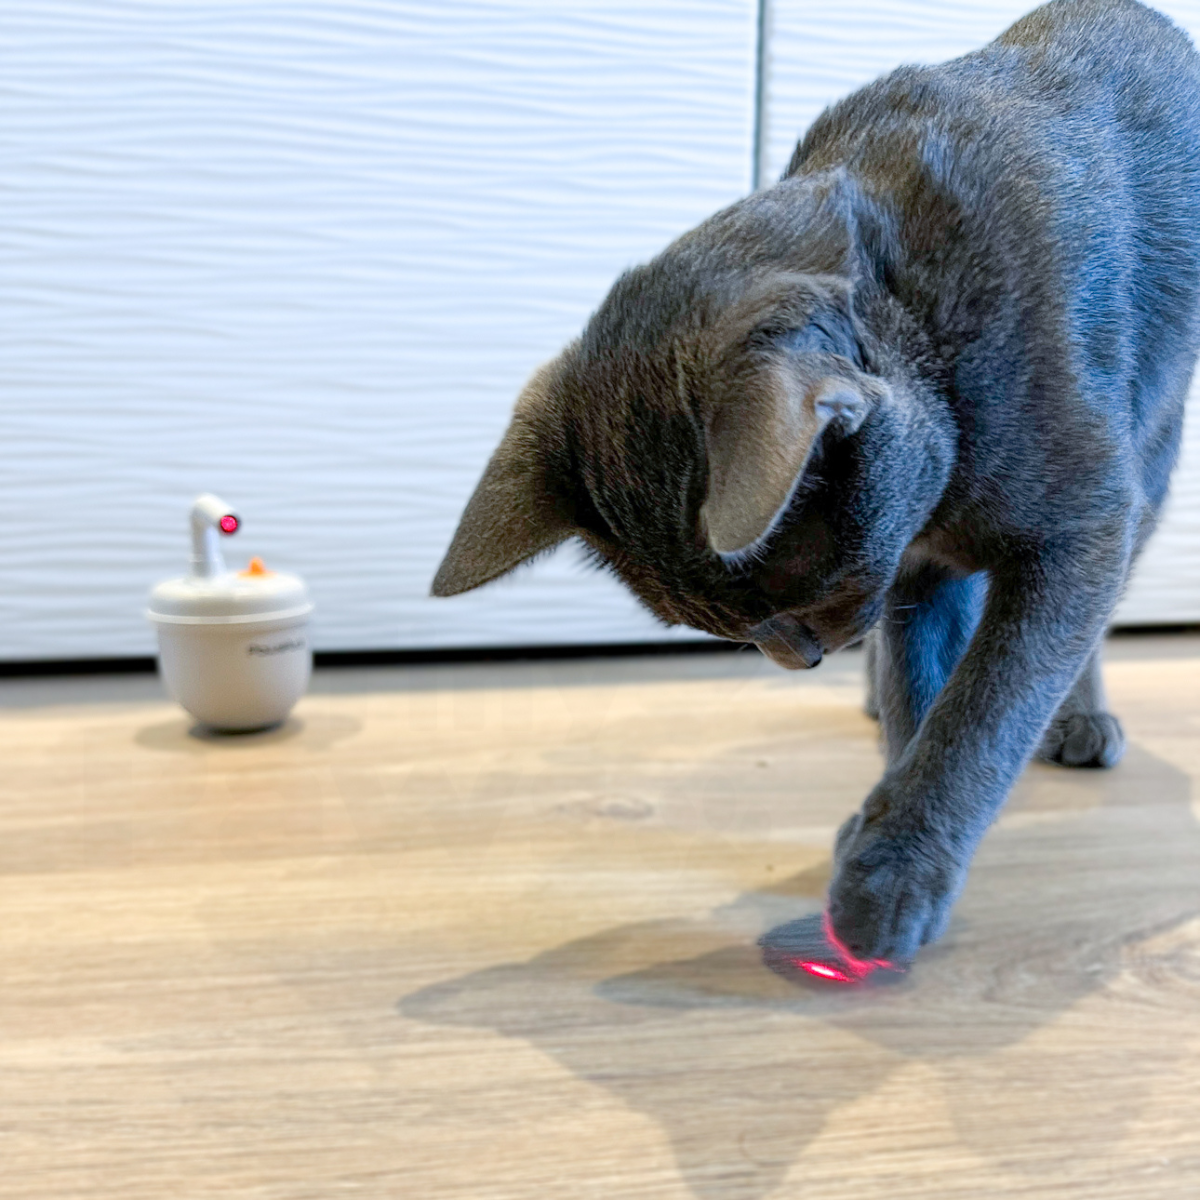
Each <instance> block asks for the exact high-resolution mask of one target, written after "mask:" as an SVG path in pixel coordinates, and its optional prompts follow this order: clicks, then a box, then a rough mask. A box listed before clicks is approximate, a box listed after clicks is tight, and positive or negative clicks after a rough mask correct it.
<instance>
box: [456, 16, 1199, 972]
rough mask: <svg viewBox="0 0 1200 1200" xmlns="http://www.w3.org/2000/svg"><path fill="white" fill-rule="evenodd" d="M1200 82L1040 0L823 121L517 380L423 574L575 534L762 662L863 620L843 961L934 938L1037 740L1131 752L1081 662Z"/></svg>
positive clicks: (1170, 388) (1190, 232) (1118, 28)
mask: <svg viewBox="0 0 1200 1200" xmlns="http://www.w3.org/2000/svg"><path fill="white" fill-rule="evenodd" d="M1198 66H1200V59H1198V57H1197V55H1196V54H1195V52H1194V51H1193V49H1192V47H1191V44H1190V43H1189V41H1188V40H1187V38H1186V37H1185V36H1184V35H1183V34H1182V33H1180V32H1179V31H1178V30H1177V29H1176V28H1175V27H1174V26H1173V25H1172V24H1171V23H1170V22H1169V21H1167V20H1166V19H1165V18H1164V17H1161V16H1159V15H1158V14H1156V13H1154V12H1152V11H1151V10H1149V9H1147V8H1144V7H1142V6H1141V5H1140V4H1137V3H1134V2H1133V0H1053V2H1052V3H1050V4H1047V5H1046V6H1045V7H1043V8H1040V9H1037V10H1036V11H1035V12H1033V13H1031V14H1030V15H1029V16H1027V17H1025V18H1024V19H1023V20H1021V21H1019V22H1018V23H1017V24H1016V25H1014V26H1013V27H1012V28H1011V29H1009V30H1008V31H1007V32H1006V33H1005V34H1003V35H1002V36H1001V37H1000V38H998V39H997V40H996V41H995V42H993V43H991V44H990V45H988V46H986V47H984V49H982V50H980V51H978V52H976V53H973V54H969V55H967V56H966V57H964V58H960V59H957V60H955V61H953V62H950V63H946V64H944V65H942V66H939V67H929V68H925V67H903V68H901V69H899V70H898V71H895V72H894V73H893V74H891V75H889V76H887V77H885V78H883V79H881V80H879V81H878V82H876V83H874V84H871V85H870V86H869V87H866V88H863V89H862V90H861V91H858V92H856V93H854V94H853V95H851V96H850V97H848V98H847V99H845V100H843V101H841V102H840V103H839V104H837V105H835V106H834V107H832V108H831V109H829V110H828V111H826V112H825V113H824V114H823V115H822V116H821V117H820V118H818V120H817V121H816V123H815V124H814V125H813V127H812V128H811V129H810V130H809V132H808V134H807V135H806V136H805V138H804V140H803V141H802V142H801V144H800V145H799V146H798V148H797V149H796V152H795V154H794V156H793V158H792V161H791V164H790V166H789V168H788V170H787V173H786V175H785V176H784V178H783V179H782V180H781V181H780V183H779V184H777V185H776V186H775V187H773V188H770V189H769V190H766V191H762V192H759V193H756V194H754V195H752V196H749V197H748V198H747V199H745V200H742V201H740V202H739V203H737V204H735V205H733V206H732V207H731V208H728V209H726V210H724V211H723V212H720V213H717V214H716V216H714V217H712V218H711V219H709V220H708V221H706V222H704V224H702V225H700V226H699V227H698V228H697V229H695V230H693V231H692V232H690V233H687V234H685V235H684V236H683V237H681V238H680V239H679V240H678V241H676V242H675V243H673V244H672V245H671V246H669V247H668V248H667V249H666V250H665V251H664V252H663V253H662V254H661V255H660V256H659V257H658V258H656V259H654V260H653V261H652V262H650V263H649V264H647V265H646V266H643V267H639V268H637V269H635V270H632V271H630V272H628V273H627V274H625V275H623V276H622V277H621V278H620V279H618V280H617V282H616V284H615V285H614V286H613V288H612V291H611V292H610V293H609V295H608V297H607V298H606V299H605V301H604V302H603V304H602V305H601V306H600V308H599V310H598V311H597V312H596V313H595V315H594V316H593V317H592V318H591V320H590V321H589V322H588V324H587V326H586V328H585V329H584V331H583V333H582V335H581V337H580V338H579V339H578V340H577V341H575V342H573V343H572V344H571V345H569V346H568V347H567V348H566V349H565V350H564V351H563V353H562V354H561V355H560V356H559V357H558V358H557V359H555V360H554V361H553V362H551V363H549V364H547V365H546V366H544V367H542V368H541V369H540V370H539V371H538V372H537V373H536V374H535V375H534V377H533V379H532V380H531V381H530V383H529V384H528V386H527V387H526V388H525V390H524V392H523V393H522V395H521V397H520V399H519V400H518V402H517V406H516V411H515V413H514V415H513V419H512V423H511V425H510V427H509V429H508V432H507V434H506V435H505V437H504V439H503V441H502V442H501V444H500V447H499V448H498V449H497V451H496V453H495V455H494V456H493V458H492V460H491V462H490V463H489V465H488V467H487V470H486V471H485V473H484V476H483V478H482V480H481V481H480V483H479V486H478V488H477V490H476V492H475V494H474V496H473V497H472V498H471V501H470V503H469V504H468V506H467V509H466V512H465V513H464V514H463V518H462V522H461V524H460V526H459V529H458V532H457V534H456V535H455V538H454V541H453V544H452V545H451V547H450V549H449V551H448V553H447V555H446V558H445V561H444V562H443V563H442V565H441V568H440V570H439V571H438V574H437V578H436V579H435V581H434V585H433V592H434V594H435V595H440V596H448V595H453V594H455V593H457V592H463V591H466V590H468V589H470V588H475V587H479V586H480V585H481V584H484V583H487V582H488V581H489V580H491V579H495V578H496V577H497V576H499V575H503V574H504V573H505V572H507V571H510V570H512V569H513V568H514V567H515V566H517V565H518V564H519V563H522V562H524V561H525V560H527V559H529V558H531V557H532V556H534V555H536V554H538V553H540V552H542V551H544V550H548V549H550V548H551V547H552V546H555V545H557V544H558V543H559V542H561V541H563V540H564V539H565V538H569V537H578V538H581V539H582V540H583V542H584V543H585V544H586V545H587V546H588V547H589V548H590V549H591V551H592V553H593V554H594V555H595V556H596V558H597V560H598V561H600V562H601V563H603V564H605V565H606V566H607V567H608V568H610V569H611V570H613V571H615V572H616V574H617V575H618V576H619V577H620V578H621V579H622V580H623V581H624V582H625V583H626V584H627V585H628V586H629V587H630V588H631V589H632V590H633V592H634V593H635V594H636V595H637V596H638V597H639V598H640V599H641V600H642V601H643V602H644V603H645V604H646V605H647V606H648V607H649V608H650V610H651V611H652V612H654V613H656V614H657V615H658V616H660V617H661V618H662V619H663V620H665V621H667V622H670V623H684V624H687V625H691V626H694V627H695V628H697V629H702V630H707V631H708V632H710V633H713V634H716V635H718V636H720V637H724V638H732V639H735V640H738V641H751V642H755V643H757V644H758V645H759V646H760V647H761V648H762V649H763V650H764V651H765V652H766V653H767V654H768V655H770V657H771V658H772V659H774V660H775V661H776V662H778V663H780V664H782V665H783V666H785V667H813V666H816V665H817V663H819V662H820V660H821V657H822V655H823V654H825V653H828V652H831V651H833V650H837V649H838V648H840V647H842V646H846V645H848V644H851V643H853V642H856V641H859V640H861V639H862V638H863V637H864V636H865V635H866V634H867V633H868V632H869V631H871V630H873V629H874V630H876V632H875V633H874V634H872V639H873V640H872V649H871V655H870V656H871V658H872V660H873V678H874V683H875V687H874V703H875V704H876V705H877V707H878V712H879V716H880V718H881V720H882V723H883V729H884V732H885V735H886V743H887V752H888V765H887V769H886V772H885V773H884V776H883V778H882V780H881V781H880V782H879V784H878V785H877V786H876V787H875V789H874V790H873V791H872V792H871V794H870V795H869V796H868V797H867V799H866V802H865V804H864V805H863V808H862V811H861V812H860V813H858V814H857V815H856V816H854V817H853V818H852V819H851V820H850V821H848V822H847V823H846V825H845V826H844V827H843V828H842V830H841V832H840V833H839V835H838V839H837V847H836V852H835V873H834V878H833V882H832V885H831V888H830V895H829V909H828V916H829V921H830V926H831V929H832V931H833V933H834V934H835V935H836V937H837V939H839V940H840V941H841V942H842V943H843V944H844V946H845V947H847V948H848V949H849V950H850V951H851V952H852V953H853V954H854V955H856V956H859V957H861V958H864V959H871V960H886V961H889V962H892V963H898V964H903V963H907V962H908V961H909V960H911V959H912V957H913V956H914V955H915V954H916V952H917V950H918V948H919V947H920V946H921V945H922V944H923V943H925V942H929V941H931V940H932V939H934V938H936V937H938V936H939V934H940V933H941V932H942V931H943V929H944V928H945V925H946V922H947V919H948V916H949V912H950V907H951V905H952V903H953V901H954V899H955V897H956V896H957V895H958V893H959V891H960V890H961V888H962V885H963V882H964V880H965V877H966V872H967V868H968V865H969V863H970V861H971V858H972V855H973V854H974V851H975V849H976V847H977V846H978V844H979V841H980V839H981V838H982V837H983V834H984V832H985V831H986V829H987V827H988V825H989V824H990V822H991V821H992V819H993V818H994V816H995V814H996V813H997V811H998V810H999V808H1000V806H1001V805H1002V803H1003V802H1004V799H1005V797H1006V796H1007V794H1008V792H1009V789H1010V788H1011V786H1012V784H1013V781H1014V780H1015V778H1016V777H1017V775H1018V773H1019V772H1020V771H1021V769H1022V768H1023V766H1024V765H1025V763H1026V762H1027V761H1028V759H1029V758H1030V756H1031V755H1032V754H1034V753H1035V752H1036V751H1038V750H1039V747H1040V751H1041V753H1042V754H1043V755H1044V756H1046V757H1048V758H1051V759H1055V760H1058V761H1060V762H1063V763H1066V764H1069V765H1098V766H1109V765H1111V764H1112V763H1114V762H1115V761H1116V760H1117V759H1118V758H1119V756H1120V754H1121V750H1122V735H1121V731H1120V727H1119V725H1118V724H1117V722H1116V721H1115V720H1114V719H1113V717H1111V716H1110V715H1109V714H1108V713H1107V712H1106V711H1105V702H1104V697H1103V691H1102V686H1101V682H1100V675H1099V667H1098V665H1097V646H1098V644H1099V642H1100V639H1101V637H1102V635H1103V632H1104V629H1105V626H1106V623H1107V621H1108V619H1109V617H1110V615H1111V613H1112V611H1113V606H1114V605H1115V603H1116V601H1117V599H1118V598H1119V596H1120V594H1121V590H1122V588H1123V587H1124V585H1125V582H1126V580H1127V578H1128V576H1129V571H1130V568H1131V566H1132V564H1133V562H1134V560H1135V558H1136V556H1137V554H1138V552H1139V550H1140V549H1141V547H1142V546H1143V544H1144V543H1145V541H1146V538H1147V536H1148V535H1149V533H1150V531H1151V530H1152V528H1153V526H1154V523H1155V520H1156V517H1157V515H1158V512H1159V510H1160V508H1161V506H1162V502H1163V499H1164V497H1165V495H1166V491H1167V482H1168V476H1169V474H1170V471H1171V468H1172V466H1173V463H1174V460H1175V457H1176V454H1177V450H1178V445H1179V435H1180V425H1181V419H1182V413H1183V405H1184V399H1185V396H1186V394H1187V390H1188V385H1189V380H1190V377H1191V373H1192V368H1193V364H1194V361H1195V357H1196V352H1197V345H1198V340H1197V339H1198V321H1197V316H1198V299H1200V71H1198Z"/></svg>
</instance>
